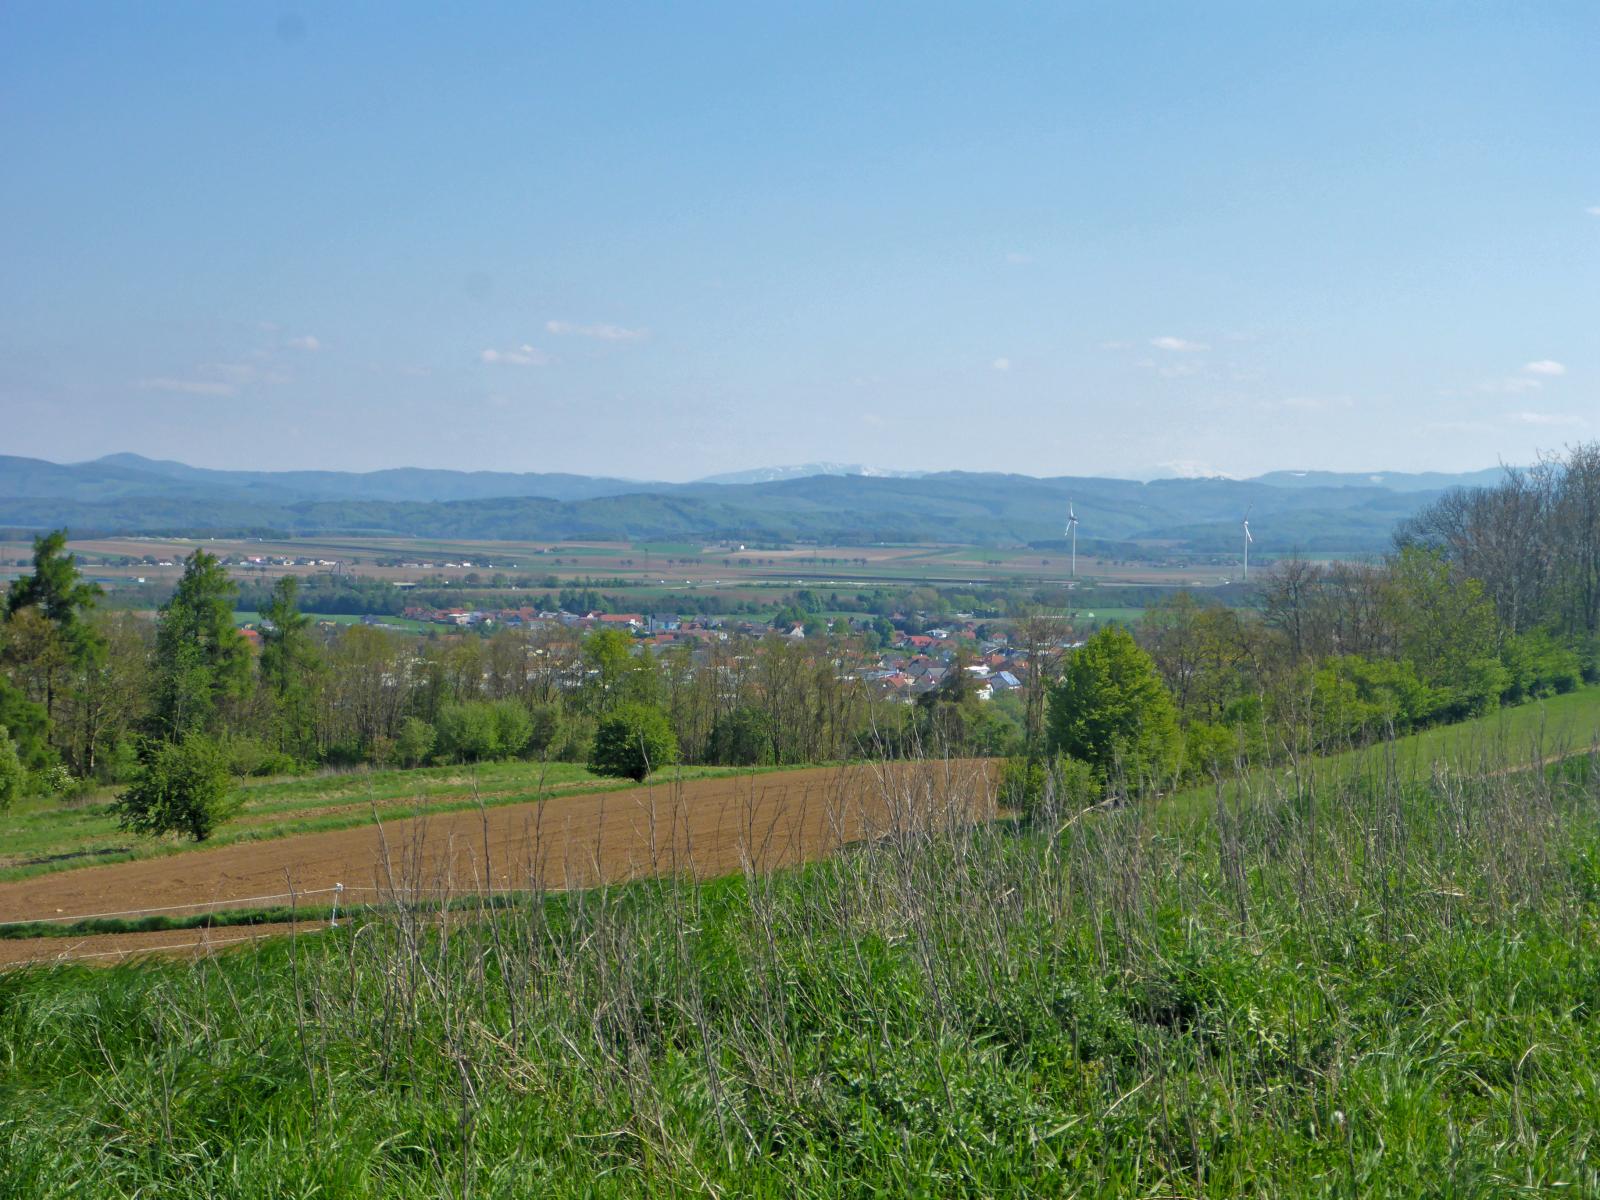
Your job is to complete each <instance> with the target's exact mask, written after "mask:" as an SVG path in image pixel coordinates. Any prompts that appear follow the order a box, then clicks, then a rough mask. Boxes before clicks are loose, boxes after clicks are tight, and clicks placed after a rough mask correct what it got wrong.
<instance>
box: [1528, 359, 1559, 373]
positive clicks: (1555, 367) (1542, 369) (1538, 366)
mask: <svg viewBox="0 0 1600 1200" xmlns="http://www.w3.org/2000/svg"><path fill="white" fill-rule="evenodd" d="M1522 369H1523V370H1524V371H1525V372H1527V373H1528V374H1529V375H1565V374H1566V373H1567V368H1566V366H1565V365H1564V364H1562V363H1558V362H1557V361H1556V360H1555V359H1553V358H1541V359H1538V360H1537V361H1535V362H1531V363H1524V364H1523V365H1522Z"/></svg>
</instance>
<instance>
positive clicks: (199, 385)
mask: <svg viewBox="0 0 1600 1200" xmlns="http://www.w3.org/2000/svg"><path fill="white" fill-rule="evenodd" d="M136 386H137V387H138V388H139V390H140V391H142V392H177V393H178V394H179V395H183V396H232V395H234V394H235V393H236V392H238V390H239V389H238V388H236V387H234V385H233V384H231V383H224V382H222V381H221V380H218V379H173V378H171V377H170V376H165V375H163V376H157V377H156V378H154V379H141V380H139V382H138V384H137V385H136Z"/></svg>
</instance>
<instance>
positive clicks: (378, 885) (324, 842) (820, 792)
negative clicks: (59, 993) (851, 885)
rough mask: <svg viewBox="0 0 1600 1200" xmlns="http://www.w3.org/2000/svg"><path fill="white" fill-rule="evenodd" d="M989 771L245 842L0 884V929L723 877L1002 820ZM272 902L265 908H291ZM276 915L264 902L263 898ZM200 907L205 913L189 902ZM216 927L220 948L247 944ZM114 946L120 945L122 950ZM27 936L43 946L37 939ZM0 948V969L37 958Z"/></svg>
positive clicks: (896, 774) (753, 782) (720, 784)
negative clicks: (293, 901)
mask: <svg viewBox="0 0 1600 1200" xmlns="http://www.w3.org/2000/svg"><path fill="white" fill-rule="evenodd" d="M993 766H994V764H993V762H992V761H985V760H981V759H974V760H958V761H952V762H939V763H895V764H890V765H887V766H885V765H882V764H871V765H862V766H849V767H818V768H810V769H806V770H799V771H781V772H770V773H762V774H753V775H740V776H722V777H718V778H714V779H696V780H690V781H688V782H685V783H681V784H676V785H674V784H670V783H667V784H661V783H657V784H653V785H650V786H646V787H639V788H630V789H628V790H626V791H619V792H602V793H597V794H591V795H575V796H555V797H552V798H549V799H546V800H544V801H541V802H536V803H530V804H517V805H507V806H505V807H501V808H490V809H485V810H481V811H478V812H470V811H469V812H452V813H445V814H440V815H435V816H425V817H413V818H406V819H403V820H397V821H392V822H389V823H387V824H385V825H381V826H365V827H361V828H357V829H344V830H335V831H331V832H327V833H308V834H297V835H295V836H292V837H285V838H278V839H275V840H272V841H262V842H254V843H250V842H246V843H236V844H233V845H230V846H223V847H218V848H217V849H215V850H197V851H193V852H190V853H186V854H180V855H173V856H170V857H166V858H155V859H144V860H140V861H136V862H127V863H116V864H112V865H108V866H101V867H82V868H79V869H77V870H72V871H60V872H56V873H54V874H50V875H44V876H39V877H36V878H33V879H26V880H21V881H18V882H15V883H3V884H0V922H6V921H36V920H52V919H55V920H60V919H62V918H65V917H82V916H90V915H97V914H107V913H127V912H129V911H130V910H144V909H155V910H163V911H171V910H172V909H174V908H176V907H177V906H195V905H201V906H210V905H219V906H223V905H229V904H238V903H240V902H241V901H245V900H259V898H262V897H281V896H285V895H286V894H289V893H317V894H315V895H311V896H307V897H306V901H305V902H306V903H308V904H315V905H317V906H319V907H320V906H322V905H325V904H326V903H327V902H328V896H327V894H326V893H325V892H324V891H323V889H327V888H331V887H333V886H334V885H335V884H341V883H342V884H344V885H345V887H346V889H348V890H347V897H348V900H349V901H350V902H352V903H356V904H359V903H363V902H368V901H371V900H381V899H384V898H386V897H392V896H395V895H425V896H448V895H459V894H464V893H472V892H478V891H481V890H485V889H494V890H503V889H513V890H520V889H526V888H530V887H542V888H550V889H562V888H573V887H589V886H593V885H595V884H598V883H614V882H622V881H625V880H628V879H634V878H639V877H642V876H647V875H656V874H663V873H683V874H688V875H692V876H695V877H698V878H712V877H715V876H718V875H727V874H730V873H733V872H736V871H739V870H742V869H744V868H745V867H746V866H747V865H749V866H753V867H754V868H756V869H758V870H771V869H774V868H777V867H782V866H788V865H792V864H794V863H797V862H803V861H807V860H810V859H815V858H819V857H822V856H824V855H827V854H830V853H832V852H833V851H835V850H837V849H838V848H839V847H840V846H842V845H845V844H847V843H849V842H853V841H859V840H862V839H864V838H870V837H875V836H879V835H882V834H884V833H887V832H890V831H892V830H895V829H905V828H909V827H914V826H919V825H928V824H935V825H936V824H942V823H944V822H947V821H950V820H952V819H963V818H967V817H976V818H979V819H982V818H985V817H988V816H991V815H992V814H993V789H992V787H991V786H990V785H991V772H992V769H993ZM283 902H284V901H283V900H272V901H269V902H268V903H272V904H277V903H283ZM262 906H263V907H265V906H266V905H265V904H263V905H262ZM187 911H191V912H192V911H198V910H197V909H194V908H190V909H188V910H187ZM245 932H247V931H245V930H243V929H241V930H238V931H237V934H235V933H233V932H232V931H229V930H226V929H219V930H214V931H212V935H213V940H216V941H221V940H223V939H224V938H227V937H230V936H238V935H243V934H244V933H245ZM201 937H202V932H201V931H189V932H181V931H172V932H167V933H164V934H159V935H158V934H112V935H101V936H100V937H85V938H81V939H73V940H72V941H70V942H64V941H62V940H60V939H52V941H54V942H55V943H56V945H55V946H52V947H50V950H51V951H52V952H53V953H52V955H51V956H53V955H54V953H59V952H61V951H63V950H65V949H66V947H67V946H68V945H70V946H72V951H71V952H72V953H73V954H74V955H82V954H88V953H92V952H95V951H97V950H99V949H101V948H102V946H101V945H100V943H101V941H102V940H104V941H105V946H104V948H106V949H120V948H124V947H127V948H133V947H134V946H136V945H138V942H139V940H143V939H150V940H149V942H148V943H146V945H148V946H150V947H152V948H153V947H154V945H155V943H156V942H157V941H159V940H162V939H164V940H165V941H166V942H169V943H174V944H176V943H184V942H187V943H193V942H196V941H199V940H201ZM111 939H116V941H115V942H113V941H112V940H111ZM29 941H35V940H34V939H29ZM23 944H24V943H19V942H6V941H0V962H7V961H18V960H19V958H20V959H31V958H34V957H36V956H37V955H38V954H39V952H40V950H41V947H40V946H39V945H38V944H37V943H36V942H35V944H34V945H32V946H31V947H29V951H28V952H27V953H25V954H21V953H12V951H13V950H14V949H18V948H19V947H20V946H21V945H23Z"/></svg>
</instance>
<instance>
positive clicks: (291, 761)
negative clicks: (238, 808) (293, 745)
mask: <svg viewBox="0 0 1600 1200" xmlns="http://www.w3.org/2000/svg"><path fill="white" fill-rule="evenodd" d="M218 744H219V745H220V746H221V748H222V753H223V756H224V757H225V758H226V760H227V764H228V773H229V774H231V775H255V776H265V775H293V774H296V773H297V772H298V771H299V770H300V763H299V761H298V760H297V759H296V758H295V757H294V755H292V754H287V753H285V752H284V751H282V750H279V749H277V748H276V747H274V746H270V745H268V744H267V743H266V742H264V741H262V740H261V739H260V738H253V737H248V736H246V735H244V734H230V735H229V736H227V737H225V738H223V739H221V741H220V742H219V743H218Z"/></svg>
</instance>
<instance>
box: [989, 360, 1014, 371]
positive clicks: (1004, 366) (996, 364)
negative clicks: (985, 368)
mask: <svg viewBox="0 0 1600 1200" xmlns="http://www.w3.org/2000/svg"><path fill="white" fill-rule="evenodd" d="M989 365H990V366H991V367H993V368H994V369H995V370H996V371H1009V370H1011V360H1010V359H1009V358H997V359H995V360H994V361H993V362H992V363H990V364H989Z"/></svg>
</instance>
